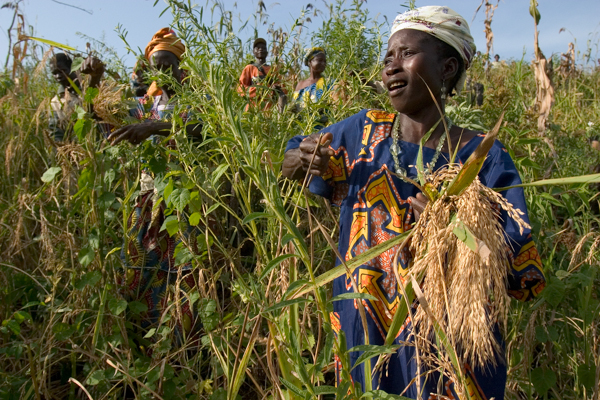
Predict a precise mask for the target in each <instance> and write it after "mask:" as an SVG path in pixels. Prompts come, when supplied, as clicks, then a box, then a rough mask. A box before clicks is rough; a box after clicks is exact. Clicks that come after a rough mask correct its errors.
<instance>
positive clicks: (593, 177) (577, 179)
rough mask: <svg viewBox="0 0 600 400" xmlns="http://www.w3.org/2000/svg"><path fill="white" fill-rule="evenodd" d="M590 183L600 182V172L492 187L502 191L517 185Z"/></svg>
mask: <svg viewBox="0 0 600 400" xmlns="http://www.w3.org/2000/svg"><path fill="white" fill-rule="evenodd" d="M590 183H600V174H590V175H579V176H570V177H567V178H552V179H542V180H541V181H535V182H529V183H521V184H519V185H513V186H506V187H501V188H494V190H495V191H497V192H503V191H505V190H508V189H512V188H517V187H533V186H558V185H574V184H590Z"/></svg>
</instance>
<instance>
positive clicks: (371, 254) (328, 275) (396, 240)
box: [286, 229, 414, 298]
mask: <svg viewBox="0 0 600 400" xmlns="http://www.w3.org/2000/svg"><path fill="white" fill-rule="evenodd" d="M413 232H414V230H412V229H411V230H410V231H407V232H403V233H401V234H400V235H398V236H396V237H393V238H392V239H389V240H387V241H385V242H383V243H381V244H378V245H377V246H374V247H371V248H370V249H369V250H367V251H365V252H364V253H361V254H360V255H358V256H356V257H354V258H352V259H350V260H349V261H347V262H346V266H347V267H348V269H349V270H350V273H352V272H353V271H354V270H355V269H356V268H358V267H360V266H361V265H363V264H366V263H368V262H369V261H371V260H372V259H373V258H375V257H377V256H378V255H380V254H381V253H383V252H385V251H388V250H389V249H391V248H392V247H394V246H396V245H397V244H400V243H402V242H403V241H404V240H406V239H407V238H409V237H410V236H412V234H413ZM345 273H346V267H344V265H343V264H340V265H338V266H337V267H335V268H332V269H330V270H329V271H327V272H325V273H323V274H321V275H319V276H317V277H316V278H315V286H316V287H321V286H323V285H326V284H327V283H329V282H331V281H333V280H334V279H335V278H337V277H340V276H342V275H344V274H345ZM291 287H292V286H291V285H290V288H288V290H287V292H286V295H289V294H291V295H292V298H298V297H300V296H303V295H305V294H306V293H308V292H310V291H312V290H313V286H312V285H310V284H306V285H304V287H302V288H300V290H298V291H295V292H294V291H292V290H291Z"/></svg>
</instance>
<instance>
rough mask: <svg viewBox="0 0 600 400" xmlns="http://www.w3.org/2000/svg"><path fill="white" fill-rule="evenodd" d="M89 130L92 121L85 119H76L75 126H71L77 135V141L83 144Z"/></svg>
mask: <svg viewBox="0 0 600 400" xmlns="http://www.w3.org/2000/svg"><path fill="white" fill-rule="evenodd" d="M91 130H92V121H90V120H89V119H85V118H84V119H78V120H77V122H75V125H74V126H73V131H74V132H75V134H76V135H77V139H78V140H79V142H83V141H84V140H85V137H86V136H87V135H88V133H90V132H91Z"/></svg>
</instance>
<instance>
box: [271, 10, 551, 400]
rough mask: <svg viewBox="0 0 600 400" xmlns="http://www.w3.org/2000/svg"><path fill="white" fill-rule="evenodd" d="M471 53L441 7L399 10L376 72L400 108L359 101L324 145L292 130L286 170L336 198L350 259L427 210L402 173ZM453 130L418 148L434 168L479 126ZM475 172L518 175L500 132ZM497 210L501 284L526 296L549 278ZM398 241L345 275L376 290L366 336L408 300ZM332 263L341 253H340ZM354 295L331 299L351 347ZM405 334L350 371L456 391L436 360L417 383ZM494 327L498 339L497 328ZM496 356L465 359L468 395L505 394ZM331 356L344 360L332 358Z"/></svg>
mask: <svg viewBox="0 0 600 400" xmlns="http://www.w3.org/2000/svg"><path fill="white" fill-rule="evenodd" d="M474 52H475V45H474V42H473V38H472V37H471V35H470V32H469V28H468V26H467V23H466V21H465V20H464V19H463V18H462V17H461V16H460V15H458V14H456V13H455V12H454V11H453V10H451V9H449V8H448V7H438V6H428V7H421V8H418V9H415V10H412V11H409V12H406V13H404V14H401V15H399V16H398V17H397V18H396V19H395V21H394V24H393V27H392V30H391V35H390V38H389V41H388V49H387V53H386V55H385V58H384V68H383V71H382V78H383V83H384V85H385V87H386V89H387V91H388V94H389V98H390V102H391V104H392V106H393V108H394V109H395V110H396V111H397V113H389V112H386V111H380V110H363V111H361V112H359V113H358V114H355V115H353V116H351V117H349V118H347V119H346V120H343V121H341V122H339V123H337V124H334V125H331V126H329V127H327V128H325V129H323V130H322V131H321V134H322V135H323V137H322V139H321V143H330V144H329V146H320V145H319V144H318V141H319V133H316V134H313V135H310V136H307V137H302V136H297V137H294V138H292V139H291V140H290V141H289V143H288V146H287V149H286V153H285V158H284V163H283V169H282V170H283V174H284V176H286V177H288V178H291V179H296V180H301V179H304V177H305V176H306V174H307V173H309V174H312V175H313V179H312V181H311V183H310V190H311V192H313V193H315V194H318V195H320V196H323V197H325V198H327V199H329V200H330V201H331V202H332V203H333V204H334V205H337V206H339V207H340V235H339V244H338V246H339V247H338V250H339V253H340V254H341V255H342V256H343V257H344V259H345V260H346V261H348V260H350V259H352V258H353V257H356V256H358V255H359V254H361V253H363V252H364V251H366V250H368V249H369V248H370V247H372V246H376V245H377V244H380V243H383V242H385V241H387V240H389V239H391V238H393V237H394V236H397V235H399V234H401V233H402V232H405V231H407V230H409V229H411V226H412V223H413V222H414V221H415V218H418V216H419V213H420V212H422V211H423V209H424V207H425V205H426V204H425V203H426V200H425V197H424V196H423V195H422V194H421V193H419V191H418V189H417V188H416V187H415V186H413V185H412V184H409V183H406V182H405V181H403V180H402V179H400V178H399V177H398V175H400V174H402V175H403V174H406V175H407V176H408V177H414V176H416V174H417V172H416V169H415V167H414V166H415V165H417V153H418V151H419V143H420V142H421V139H422V138H423V137H424V135H425V134H426V133H427V132H428V131H429V130H430V129H431V128H432V127H434V125H435V124H436V123H437V122H438V121H439V119H440V115H439V111H438V109H437V106H436V102H437V104H439V105H440V106H441V107H442V110H443V107H444V102H445V99H446V96H448V95H452V93H453V91H459V90H460V89H461V88H462V87H463V84H464V81H465V78H466V72H465V71H466V68H468V67H469V64H470V62H471V59H472V56H473V53H474ZM430 90H431V92H432V93H433V95H434V96H435V100H434V99H433V98H432V95H431V94H430ZM393 127H395V129H393ZM448 134H449V140H445V138H446V132H445V130H444V129H443V127H442V124H438V126H437V127H436V128H435V129H434V130H433V133H432V134H431V136H430V138H429V140H428V141H427V142H426V143H425V145H424V148H423V158H424V162H425V164H427V163H428V162H430V163H433V164H435V165H434V166H433V168H435V169H438V168H440V167H442V166H443V165H444V164H446V163H448V160H449V159H450V156H449V154H450V153H452V152H453V151H454V150H455V149H454V147H453V148H452V149H450V148H449V147H448V143H452V144H453V146H458V149H457V151H458V152H457V159H458V161H459V162H461V163H464V162H465V161H466V160H467V159H468V158H469V156H470V155H471V154H472V153H473V151H474V150H475V149H476V148H477V146H478V145H479V143H481V141H482V137H484V135H483V134H482V133H480V132H474V131H470V130H467V129H463V128H460V127H458V126H453V127H451V128H450V130H449V133H448ZM317 146H319V148H318V149H316V156H314V159H313V154H314V153H315V147H317ZM311 161H312V164H311ZM311 165H312V166H311ZM309 166H310V169H309ZM479 179H480V180H481V182H482V183H483V184H484V185H486V186H488V187H490V188H494V187H507V186H511V185H515V184H518V183H520V182H521V179H520V177H519V174H518V172H517V170H516V168H515V165H514V163H513V161H512V160H511V158H510V156H509V154H508V152H507V150H506V149H505V147H504V146H503V145H502V144H501V143H500V142H498V141H496V142H495V144H494V145H493V147H492V148H491V150H490V151H489V153H488V157H487V159H486V161H485V163H484V165H483V167H482V169H481V172H480V173H479ZM502 195H503V196H504V197H505V198H506V200H507V201H508V202H509V203H511V204H512V205H513V207H515V208H518V209H520V210H521V211H523V212H524V216H523V219H524V220H525V221H526V222H527V223H528V222H529V218H528V217H527V207H526V203H525V197H524V192H523V189H522V188H513V189H509V190H506V191H504V192H502ZM501 218H502V225H503V228H504V230H505V232H506V234H507V236H508V237H509V239H510V240H509V243H510V244H511V246H512V248H511V249H507V254H506V258H507V261H508V262H509V263H510V265H511V273H510V274H509V277H508V282H507V290H508V293H509V295H510V296H512V297H514V298H516V299H518V300H522V301H527V300H530V299H533V298H535V297H536V296H538V295H539V293H540V292H541V290H542V289H543V287H544V284H545V280H544V275H543V272H542V266H541V261H540V257H539V255H538V252H537V250H536V248H535V245H534V243H533V241H532V237H531V231H530V230H525V231H524V232H520V230H519V227H518V225H517V223H516V222H515V221H514V220H512V219H511V218H509V217H508V215H507V214H506V212H504V211H503V212H502V213H501ZM396 250H397V246H396V248H392V249H391V250H389V251H387V252H384V253H382V254H381V255H380V256H378V257H376V258H374V259H373V260H371V261H370V262H368V263H367V264H364V265H362V266H360V267H358V268H356V269H355V270H354V272H353V274H352V275H353V276H352V279H354V280H355V282H358V289H359V291H360V292H363V293H368V294H370V295H373V296H375V297H376V298H377V301H371V300H364V301H363V305H364V307H365V311H366V316H367V321H366V322H367V329H368V332H367V333H368V337H369V342H370V344H372V345H373V344H374V345H382V344H383V343H384V340H385V337H386V335H387V332H388V330H389V328H390V324H391V322H392V318H393V316H394V313H395V312H396V310H397V307H398V304H399V303H400V302H401V301H404V300H403V299H402V294H401V291H400V289H399V288H398V282H397V281H396V275H395V272H394V269H398V270H399V272H400V274H402V273H403V272H405V271H406V269H407V268H409V265H408V263H407V262H408V260H409V259H410V254H408V255H406V254H405V257H403V256H401V257H398V264H397V265H393V262H394V261H393V260H394V257H393V256H394V254H395V253H396ZM336 264H340V260H339V259H338V260H337V261H336ZM351 291H353V289H352V286H351V281H350V279H349V278H348V277H346V276H345V275H344V276H341V277H339V278H337V279H336V280H335V281H334V283H333V295H334V296H337V295H339V294H342V293H347V292H351ZM357 301H358V300H341V301H336V302H335V303H334V305H333V313H332V314H331V321H332V325H333V329H334V331H338V332H339V331H340V330H341V331H343V332H344V334H345V337H346V342H347V346H348V348H351V347H354V346H357V345H362V344H365V343H364V330H363V325H362V323H361V317H360V314H359V310H358V303H357ZM411 333H412V324H411V321H410V320H409V319H407V321H405V323H404V325H403V327H402V329H401V330H400V333H399V334H398V336H397V338H396V340H395V342H394V344H399V345H400V348H399V349H398V350H397V351H396V352H395V353H394V354H393V356H392V357H391V358H390V359H389V363H388V364H387V365H386V367H385V368H384V370H385V373H380V372H379V371H373V372H371V371H365V368H364V364H363V365H361V366H359V367H356V368H354V369H353V370H352V371H351V376H352V379H353V382H354V383H359V384H361V386H362V387H363V388H364V383H365V374H367V373H369V374H372V377H373V387H374V388H379V389H382V390H384V391H386V392H388V393H393V394H403V395H404V396H407V397H409V398H413V399H416V398H424V399H439V398H440V397H439V396H440V395H443V396H447V397H444V398H450V399H455V398H456V393H455V392H454V389H453V386H452V384H451V383H450V382H447V381H446V383H445V385H443V387H441V388H439V389H441V390H440V391H439V390H438V386H437V383H438V380H437V378H436V374H437V377H439V374H438V373H435V372H432V371H429V372H430V373H429V374H428V378H423V377H421V387H417V384H416V382H417V373H418V371H419V367H418V366H417V364H416V360H415V347H414V336H413V335H412V334H411ZM496 334H497V338H498V339H499V341H500V343H503V342H502V338H501V335H500V331H499V329H496ZM501 347H502V346H501ZM360 354H361V353H360V352H352V353H350V354H349V358H350V360H349V361H350V365H354V363H355V361H356V360H357V359H358V357H359V356H360ZM496 355H497V360H498V362H497V364H496V365H495V366H494V365H487V366H485V368H479V367H476V366H470V365H465V369H464V373H465V375H466V384H467V386H468V390H469V391H470V392H471V398H472V399H481V400H483V399H491V398H495V399H496V400H502V399H504V388H505V384H506V372H507V367H506V364H505V363H504V361H503V354H500V353H498V354H496ZM336 365H337V366H338V367H339V363H336ZM420 371H421V373H423V372H426V371H427V367H425V366H424V365H421V366H420ZM338 372H339V370H338ZM338 377H339V374H338Z"/></svg>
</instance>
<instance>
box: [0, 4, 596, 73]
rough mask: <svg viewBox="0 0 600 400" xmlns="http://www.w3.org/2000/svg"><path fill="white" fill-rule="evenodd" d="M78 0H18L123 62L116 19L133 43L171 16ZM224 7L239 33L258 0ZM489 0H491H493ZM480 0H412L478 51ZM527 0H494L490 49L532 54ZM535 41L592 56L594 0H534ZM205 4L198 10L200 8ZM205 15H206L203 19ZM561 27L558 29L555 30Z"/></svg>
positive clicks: (0, 39) (53, 32) (142, 7)
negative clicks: (457, 22)
mask: <svg viewBox="0 0 600 400" xmlns="http://www.w3.org/2000/svg"><path fill="white" fill-rule="evenodd" d="M6 1H7V0H2V1H0V2H1V3H2V4H3V3H4V2H6ZM209 1H210V3H209V6H206V0H197V4H198V5H199V6H204V7H205V10H207V9H210V4H212V0H209ZM60 2H62V3H68V4H71V5H73V6H77V7H80V8H82V9H84V10H86V11H82V10H79V9H76V8H73V7H68V6H65V5H62V4H59V3H57V2H55V1H53V0H24V1H23V3H22V5H21V9H22V11H23V13H24V16H25V19H26V22H27V23H28V24H29V25H31V26H32V27H33V28H34V35H35V36H39V37H43V38H46V39H50V40H54V41H57V42H61V43H65V44H69V45H71V46H73V47H77V48H79V49H85V43H86V42H87V41H88V40H87V39H85V38H84V37H81V36H79V35H78V34H77V33H78V32H79V33H81V34H84V35H87V36H89V37H92V38H95V39H97V40H100V41H102V42H104V43H106V44H107V45H108V46H110V47H113V48H114V49H115V50H116V51H117V53H118V54H119V55H120V56H124V57H125V61H126V63H133V59H134V57H133V56H131V55H129V56H127V55H126V50H125V46H124V44H123V43H122V41H121V40H120V39H119V37H118V36H117V34H116V32H115V27H116V26H117V25H119V24H121V25H122V26H123V27H124V28H125V29H126V30H127V31H128V32H129V34H128V36H127V38H128V41H129V43H130V45H132V47H134V48H136V47H138V46H139V47H140V48H142V49H143V48H144V46H145V45H146V43H147V42H148V40H149V39H150V38H151V37H152V35H153V34H154V32H156V31H157V30H158V29H160V28H161V27H163V26H167V25H168V24H169V22H170V21H171V15H170V13H169V12H167V13H165V14H164V15H163V16H160V13H161V12H162V11H163V10H164V8H165V3H164V1H163V0H159V3H158V5H157V6H156V7H153V4H154V0H100V1H97V0H96V1H91V0H60ZM221 2H222V3H223V4H224V6H225V9H228V10H231V11H233V14H234V16H235V20H236V21H237V26H236V29H237V28H239V27H240V26H241V25H242V24H243V22H245V21H246V20H250V23H249V24H248V26H247V27H246V28H245V30H244V31H243V32H242V34H241V35H242V37H250V36H251V34H252V32H253V28H252V27H251V26H252V23H253V21H254V18H253V13H254V12H255V10H256V9H257V3H258V0H237V1H234V0H221ZM308 2H309V1H308V0H304V1H286V0H278V2H274V1H273V0H265V1H264V3H265V5H266V7H267V13H268V15H269V22H275V27H276V28H277V27H279V26H281V27H283V28H284V30H285V29H286V28H289V27H290V26H291V25H292V23H293V21H294V20H295V19H296V18H297V17H298V16H299V15H300V12H301V9H302V7H304V6H305V5H306V4H307V3H308ZM310 2H311V3H312V4H314V5H315V6H316V7H317V8H318V9H321V10H325V7H324V3H323V0H310ZM492 2H494V3H495V1H494V0H492ZM480 3H481V0H446V1H443V2H442V1H440V2H436V1H433V2H432V1H427V0H417V1H416V5H417V6H424V5H435V4H443V5H447V6H449V7H451V8H452V9H454V10H455V11H457V12H458V13H460V14H462V15H463V16H464V17H465V18H466V19H467V21H468V22H469V25H470V27H471V33H472V34H473V37H474V38H475V42H476V44H477V47H478V49H479V50H482V52H485V35H484V33H483V29H484V26H483V20H484V17H485V15H484V12H483V10H480V12H479V13H478V14H477V16H476V17H475V19H474V20H473V15H474V12H475V10H476V8H477V6H478V5H479V4H480ZM403 4H405V2H404V1H402V0H400V1H388V0H368V1H367V2H366V7H367V8H368V9H369V12H370V15H371V16H372V17H373V18H376V19H378V20H379V21H381V22H383V21H384V18H383V16H384V15H385V16H387V18H388V20H389V21H390V22H391V21H393V19H394V17H395V16H396V14H398V13H399V12H402V11H404V10H406V8H404V7H402V5H403ZM528 8H529V0H500V3H499V6H498V9H497V10H496V12H495V15H494V19H493V22H492V29H493V32H494V50H493V51H494V53H498V54H500V56H501V57H502V58H503V59H505V58H517V59H520V58H521V57H522V56H523V53H525V59H526V60H530V59H531V58H532V56H533V29H534V28H533V19H532V18H531V16H530V15H529V12H528ZM539 10H540V13H541V17H542V18H541V21H540V26H539V30H540V46H541V48H542V50H543V51H544V53H545V54H546V56H549V55H550V54H553V53H562V52H566V50H567V48H568V43H569V42H575V44H576V50H577V51H579V52H581V53H586V52H587V51H588V50H587V49H588V48H591V55H592V59H593V60H595V59H597V58H599V57H600V49H599V46H600V1H599V0H571V1H568V2H566V1H564V0H539ZM208 14H209V12H208V11H205V16H206V15H208ZM11 17H12V11H11V10H7V9H1V10H0V32H1V33H0V60H2V61H4V59H5V58H6V51H7V46H8V41H7V36H6V30H7V28H8V26H9V25H10V20H11ZM312 20H313V22H312V23H310V24H309V25H308V28H309V29H312V30H316V29H318V28H319V27H320V25H321V20H320V18H312ZM208 21H209V20H208V18H207V19H206V21H205V22H208ZM561 28H565V30H564V31H563V32H561V33H559V31H560V30H561ZM266 30H267V26H260V27H258V31H259V34H263V35H265V36H266Z"/></svg>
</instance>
